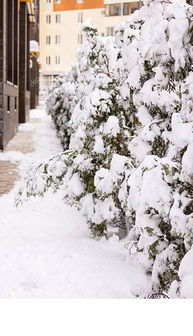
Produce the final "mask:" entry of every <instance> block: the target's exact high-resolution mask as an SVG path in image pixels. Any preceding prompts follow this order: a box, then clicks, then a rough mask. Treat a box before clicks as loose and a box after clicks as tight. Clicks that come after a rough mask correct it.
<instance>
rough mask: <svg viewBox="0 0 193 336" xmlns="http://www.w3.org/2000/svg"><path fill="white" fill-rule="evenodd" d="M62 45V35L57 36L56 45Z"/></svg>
mask: <svg viewBox="0 0 193 336" xmlns="http://www.w3.org/2000/svg"><path fill="white" fill-rule="evenodd" d="M60 43H61V37H60V35H55V44H60Z"/></svg>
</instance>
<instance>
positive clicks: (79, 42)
mask: <svg viewBox="0 0 193 336" xmlns="http://www.w3.org/2000/svg"><path fill="white" fill-rule="evenodd" d="M82 43H83V35H82V34H78V44H82Z"/></svg>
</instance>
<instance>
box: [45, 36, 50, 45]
mask: <svg viewBox="0 0 193 336" xmlns="http://www.w3.org/2000/svg"><path fill="white" fill-rule="evenodd" d="M46 44H51V36H50V35H48V36H46Z"/></svg>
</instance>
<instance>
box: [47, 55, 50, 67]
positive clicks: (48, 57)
mask: <svg viewBox="0 0 193 336" xmlns="http://www.w3.org/2000/svg"><path fill="white" fill-rule="evenodd" d="M46 64H47V65H50V64H51V57H50V56H47V57H46Z"/></svg>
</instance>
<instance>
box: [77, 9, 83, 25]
mask: <svg viewBox="0 0 193 336" xmlns="http://www.w3.org/2000/svg"><path fill="white" fill-rule="evenodd" d="M82 22H83V13H82V12H81V13H78V23H82Z"/></svg>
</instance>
